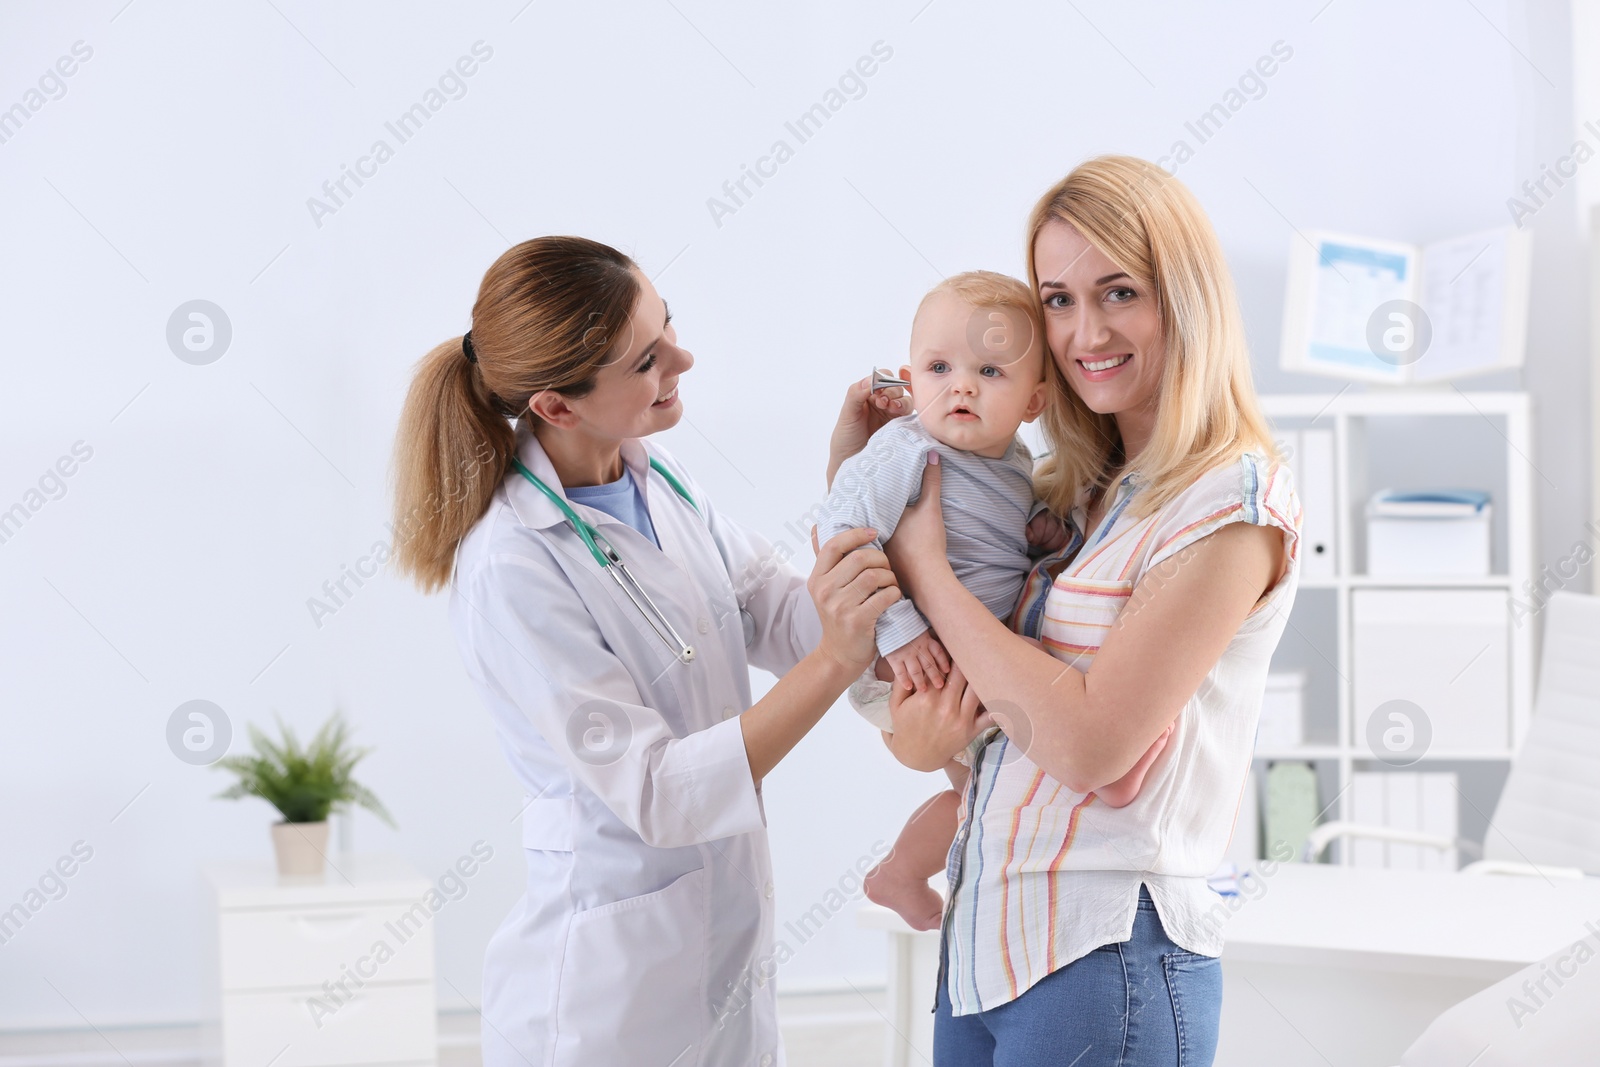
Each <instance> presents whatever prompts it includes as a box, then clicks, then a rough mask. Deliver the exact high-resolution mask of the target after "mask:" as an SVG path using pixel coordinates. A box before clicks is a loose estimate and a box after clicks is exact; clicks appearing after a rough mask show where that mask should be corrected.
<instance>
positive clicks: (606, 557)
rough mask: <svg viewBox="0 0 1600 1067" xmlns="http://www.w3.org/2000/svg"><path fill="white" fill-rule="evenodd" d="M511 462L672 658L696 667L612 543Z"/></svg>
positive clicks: (684, 493)
mask: <svg viewBox="0 0 1600 1067" xmlns="http://www.w3.org/2000/svg"><path fill="white" fill-rule="evenodd" d="M511 462H512V464H513V465H514V466H515V467H516V468H517V470H519V471H521V472H522V476H523V477H524V478H526V479H528V481H530V482H532V483H533V485H534V488H536V489H538V490H539V492H541V493H543V494H544V495H545V496H547V497H549V498H550V503H552V504H554V505H555V506H556V507H558V508H560V509H561V514H562V515H564V516H566V520H567V522H568V524H570V525H571V526H572V528H573V530H574V531H576V532H577V534H578V536H579V537H581V538H583V543H584V544H586V545H588V546H589V552H590V554H591V555H593V556H594V559H595V562H596V563H598V564H600V569H601V570H603V571H605V572H606V573H608V574H610V575H611V577H613V578H615V579H616V582H617V585H618V586H619V587H620V588H621V589H622V591H623V592H624V593H626V594H627V595H628V599H629V600H631V601H633V606H634V607H635V608H638V609H639V614H640V615H643V616H644V621H645V622H648V623H649V624H650V628H651V629H652V630H654V631H655V632H656V634H657V635H659V636H660V638H661V640H663V641H665V642H666V643H667V647H668V648H670V649H672V650H673V654H674V655H676V656H677V657H678V661H679V662H680V663H693V662H694V649H693V648H692V647H690V646H689V645H688V644H686V643H685V642H684V640H683V638H682V637H680V636H678V631H677V630H675V629H673V627H672V623H671V622H670V621H668V619H667V617H666V616H665V615H663V614H662V612H661V609H660V608H658V607H656V602H655V601H654V600H651V599H650V594H649V593H646V592H645V591H644V586H642V585H640V584H639V580H638V579H637V578H635V577H634V576H633V572H632V571H630V570H628V565H627V564H626V563H624V562H622V557H621V556H619V555H618V554H617V550H616V549H615V548H612V547H611V542H610V541H607V540H606V538H605V535H604V534H602V533H601V532H600V531H599V530H598V529H596V528H595V527H593V526H591V525H590V524H589V523H587V522H585V521H584V520H583V519H582V518H581V517H579V515H578V513H577V512H576V511H573V510H572V508H571V507H570V506H569V505H568V504H567V502H566V501H565V500H563V499H562V498H561V495H560V494H559V493H557V492H556V491H555V490H553V489H551V488H550V487H549V486H548V485H545V484H544V483H543V482H542V481H540V480H539V479H538V477H537V476H536V475H535V474H534V473H533V472H532V471H530V470H529V469H528V468H527V467H525V466H523V465H522V460H520V459H517V458H516V457H512V459H511ZM650 466H651V468H653V469H654V470H655V471H656V472H657V473H658V474H660V475H661V477H663V478H665V479H666V480H667V484H668V485H670V486H672V488H673V490H674V491H675V492H676V493H677V494H678V495H679V496H681V497H683V499H685V500H687V501H688V502H689V506H690V507H692V508H694V510H695V511H696V512H698V511H699V510H700V505H699V504H696V503H695V502H694V497H692V496H690V495H689V490H687V489H685V488H684V487H683V484H682V483H681V482H679V481H678V479H677V478H674V477H673V476H672V472H671V471H669V470H667V468H666V467H664V466H662V465H661V462H660V461H659V460H657V459H656V458H655V457H654V456H651V457H650ZM602 548H603V551H602ZM641 597H642V598H643V603H640V598H641Z"/></svg>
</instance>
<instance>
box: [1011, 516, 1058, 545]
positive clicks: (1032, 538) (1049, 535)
mask: <svg viewBox="0 0 1600 1067" xmlns="http://www.w3.org/2000/svg"><path fill="white" fill-rule="evenodd" d="M1014 528H1015V527H1013V529H1014ZM1028 544H1030V545H1032V546H1033V547H1034V548H1036V549H1038V550H1039V551H1041V552H1059V551H1060V550H1061V549H1062V548H1065V547H1066V544H1067V524H1066V523H1065V522H1063V521H1062V520H1061V519H1059V518H1057V517H1056V515H1055V514H1054V513H1053V512H1049V511H1041V512H1039V514H1037V515H1035V516H1034V517H1033V518H1031V519H1029V520H1028Z"/></svg>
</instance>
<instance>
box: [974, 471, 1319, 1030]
mask: <svg viewBox="0 0 1600 1067" xmlns="http://www.w3.org/2000/svg"><path fill="white" fill-rule="evenodd" d="M1137 478H1138V476H1137V474H1134V475H1129V477H1128V478H1125V479H1124V480H1123V482H1122V484H1121V485H1119V486H1118V487H1117V491H1116V495H1115V496H1114V497H1113V499H1112V501H1111V503H1110V505H1109V506H1108V508H1107V510H1106V513H1105V517H1104V518H1103V519H1102V520H1101V522H1100V526H1099V528H1098V529H1097V530H1095V531H1093V532H1092V533H1091V534H1090V536H1088V537H1087V539H1086V538H1085V536H1084V533H1083V526H1084V522H1085V517H1086V516H1085V513H1084V508H1083V500H1082V498H1080V501H1079V503H1078V504H1077V505H1076V506H1075V507H1074V508H1073V512H1072V516H1071V519H1072V521H1071V523H1069V528H1070V531H1071V536H1070V538H1069V541H1068V544H1067V545H1066V547H1065V548H1063V549H1062V550H1061V551H1060V552H1057V553H1055V554H1053V555H1051V556H1049V557H1046V558H1045V559H1043V560H1041V561H1040V562H1039V563H1038V564H1037V566H1036V567H1035V568H1034V569H1033V571H1032V573H1031V574H1030V575H1029V577H1028V581H1027V584H1026V585H1025V587H1024V588H1023V591H1022V595H1021V597H1020V598H1019V600H1018V603H1017V607H1016V610H1015V612H1014V613H1013V615H1012V617H1011V622H1010V625H1011V628H1012V630H1014V631H1015V632H1017V633H1021V634H1025V635H1027V636H1032V637H1037V638H1039V639H1040V640H1041V641H1042V642H1043V644H1044V645H1045V647H1046V648H1047V649H1048V650H1049V651H1050V652H1051V653H1052V654H1053V655H1054V656H1056V657H1057V658H1058V659H1060V660H1062V661H1063V662H1064V663H1066V664H1068V665H1070V666H1072V667H1075V668H1077V669H1078V670H1080V671H1083V672H1085V673H1087V672H1089V671H1091V670H1092V669H1093V663H1094V655H1095V652H1096V650H1097V649H1099V647H1100V644H1101V642H1102V640H1103V639H1104V636H1105V634H1106V632H1107V631H1108V630H1109V629H1110V628H1111V626H1112V625H1113V623H1114V622H1115V620H1116V618H1117V615H1118V613H1119V612H1121V610H1122V608H1123V606H1124V605H1125V604H1126V603H1127V602H1128V599H1129V596H1130V595H1131V593H1132V591H1133V588H1134V586H1135V585H1137V584H1138V582H1139V579H1140V578H1141V577H1142V576H1143V575H1144V573H1145V572H1146V571H1147V570H1149V569H1150V568H1152V567H1154V566H1156V565H1157V564H1159V563H1161V562H1162V561H1163V560H1165V559H1167V558H1169V557H1172V556H1175V555H1178V554H1179V553H1182V552H1184V551H1185V550H1186V549H1187V548H1189V546H1191V545H1193V544H1194V543H1195V542H1196V541H1198V540H1199V539H1200V538H1202V537H1205V536H1206V535H1207V534H1210V533H1213V532H1215V531H1216V530H1218V529H1220V528H1221V527H1223V526H1225V525H1227V524H1228V523H1233V522H1248V523H1252V524H1254V525H1258V526H1276V527H1278V528H1279V529H1281V530H1283V531H1284V538H1285V546H1286V549H1287V553H1288V557H1289V565H1288V569H1287V570H1286V572H1285V573H1284V575H1283V576H1282V577H1281V578H1280V580H1279V581H1278V582H1277V583H1276V584H1275V585H1274V586H1273V588H1272V589H1271V590H1269V591H1268V593H1267V594H1266V595H1265V596H1263V597H1262V599H1261V601H1260V603H1258V604H1257V606H1256V607H1255V608H1254V609H1253V610H1252V612H1251V614H1250V615H1249V616H1248V617H1247V618H1246V619H1245V622H1244V624H1243V625H1242V626H1241V627H1240V629H1239V632H1238V633H1237V634H1236V635H1235V636H1234V638H1233V640H1232V641H1231V642H1230V643H1229V645H1228V647H1227V649H1226V650H1225V651H1224V652H1223V654H1222V657H1221V659H1220V660H1219V661H1218V662H1217V665H1216V666H1215V667H1213V668H1212V670H1211V673H1210V674H1208V675H1207V676H1206V678H1205V680H1204V681H1203V682H1202V683H1201V684H1200V686H1199V688H1198V689H1197V690H1196V692H1195V694H1194V695H1193V696H1192V697H1190V698H1189V701H1188V703H1186V704H1185V705H1184V707H1183V710H1182V711H1181V712H1180V713H1179V714H1178V718H1177V720H1176V724H1177V725H1176V729H1175V730H1174V731H1173V734H1172V737H1171V738H1170V739H1169V741H1168V743H1167V747H1166V749H1165V750H1164V751H1163V752H1162V754H1161V756H1160V757H1158V758H1157V760H1156V762H1155V764H1154V765H1153V766H1152V767H1151V768H1150V771H1149V773H1148V774H1147V776H1146V777H1145V781H1144V787H1143V788H1142V789H1141V791H1140V793H1139V796H1138V797H1137V798H1136V799H1135V800H1134V801H1133V802H1132V803H1131V804H1129V805H1127V806H1126V807H1122V808H1107V807H1105V805H1103V804H1097V803H1096V802H1095V801H1096V798H1095V795H1094V794H1093V793H1088V794H1083V793H1074V792H1072V791H1071V790H1069V789H1067V788H1066V787H1065V786H1063V785H1062V784H1061V783H1060V782H1057V781H1056V780H1055V779H1054V778H1051V777H1050V776H1049V775H1048V774H1046V773H1045V772H1044V771H1042V770H1040V769H1039V768H1038V767H1037V766H1035V765H1034V764H1033V763H1032V761H1030V760H1029V759H1028V758H1027V757H1026V756H1024V755H1023V754H1022V753H1021V752H1020V751H1018V750H1017V748H1016V747H1015V746H1014V745H1012V744H1011V743H1010V742H1009V740H1008V739H1007V738H1006V736H1005V735H1004V734H1003V733H1001V732H999V731H998V730H991V731H989V732H987V733H986V734H985V735H984V736H982V737H980V738H978V739H977V740H975V741H974V742H973V744H972V746H971V747H970V748H968V750H967V751H966V753H964V762H967V763H968V765H969V766H971V767H973V771H972V774H971V775H970V777H969V780H968V783H967V789H966V793H965V796H964V797H963V798H962V808H961V820H960V826H959V829H958V832H957V834H956V839H955V842H954V843H953V844H952V845H951V848H950V856H949V863H948V868H947V872H946V873H947V875H948V877H949V882H950V892H949V896H948V901H949V903H948V905H947V907H946V910H945V917H944V925H943V931H942V936H943V958H944V959H945V961H946V964H945V965H946V968H947V971H946V975H945V980H946V981H947V983H948V985H947V988H948V992H949V996H950V1003H951V1007H952V1010H953V1012H954V1014H956V1015H968V1014H972V1013H974V1012H979V1011H985V1010H987V1009H990V1008H994V1007H996V1006H998V1005H1000V1004H1005V1003H1007V1002H1009V1001H1011V1000H1014V999H1016V998H1017V997H1018V996H1020V995H1021V994H1022V993H1023V992H1025V991H1026V990H1027V989H1028V988H1029V987H1031V986H1032V985H1033V984H1034V983H1035V982H1037V981H1039V980H1040V979H1041V978H1043V977H1045V976H1046V975H1048V974H1050V973H1051V972H1052V971H1055V970H1056V969H1058V968H1060V967H1064V966H1066V965H1067V964H1069V963H1071V962H1072V961H1073V960H1076V959H1078V958H1079V957H1081V956H1084V955H1087V954H1088V953H1089V952H1091V951H1093V950H1094V949H1096V948H1098V947H1100V946H1101V945H1107V944H1111V943H1113V942H1118V941H1126V940H1127V939H1128V938H1130V937H1131V936H1133V920H1134V915H1135V913H1136V911H1137V908H1138V899H1139V886H1140V884H1141V883H1143V884H1145V885H1147V886H1149V887H1150V895H1151V897H1152V898H1153V899H1154V901H1155V905H1156V910H1157V912H1158V914H1159V915H1160V916H1161V922H1162V925H1163V926H1164V927H1165V928H1166V931H1167V934H1168V936H1169V937H1171V938H1172V940H1173V941H1175V942H1177V943H1178V944H1179V945H1180V946H1182V947H1183V948H1185V949H1187V950H1189V951H1190V952H1195V953H1199V954H1201V955H1207V956H1217V955H1220V954H1221V952H1222V936H1221V919H1222V918H1223V917H1225V916H1226V915H1227V908H1226V907H1225V906H1223V905H1222V903H1221V899H1220V898H1219V897H1217V896H1216V895H1215V894H1214V893H1213V892H1212V891H1211V890H1210V889H1209V888H1208V887H1207V885H1206V876H1207V875H1209V874H1210V873H1211V872H1212V871H1214V870H1215V869H1216V868H1217V867H1218V866H1219V865H1220V864H1221V862H1222V859H1223V856H1224V854H1225V852H1226V850H1227V845H1228V840H1229V837H1230V836H1231V834H1232V830H1233V823H1234V816H1235V813H1236V811H1237V808H1238V803H1239V800H1240V798H1241V796H1242V794H1243V789H1244V785H1245V781H1246V777H1247V773H1248V771H1249V768H1250V759H1251V752H1252V750H1253V748H1254V740H1255V731H1256V719H1257V717H1258V715H1259V713H1260V710H1261V697H1262V693H1263V691H1264V688H1265V684H1266V673H1267V666H1268V662H1269V661H1270V659H1271V657H1272V652H1273V649H1274V648H1275V647H1276V646H1277V644H1278V638H1279V636H1280V635H1281V634H1282V633H1283V629H1284V625H1285V623H1286V622H1287V619H1288V614H1289V609H1290V607H1291V606H1292V604H1293V602H1294V596H1295V591H1296V588H1297V587H1298V584H1299V574H1300V563H1299V550H1298V549H1299V532H1300V520H1301V510H1300V502H1299V499H1298V497H1296V495H1295V492H1294V485H1293V482H1292V480H1291V478H1290V475H1289V469H1288V468H1287V467H1286V466H1283V465H1281V464H1278V463H1276V462H1273V461H1271V460H1268V459H1266V458H1264V457H1263V456H1261V455H1259V454H1256V453H1246V454H1245V455H1244V456H1242V457H1241V458H1239V459H1238V460H1236V461H1234V462H1231V463H1228V464H1226V465H1223V466H1219V467H1217V468H1214V469H1213V470H1211V471H1210V472H1208V473H1206V474H1203V475H1201V476H1200V477H1199V478H1197V479H1196V480H1195V482H1194V484H1193V485H1191V486H1190V487H1189V488H1188V489H1186V490H1184V491H1183V492H1182V493H1180V494H1179V495H1178V496H1176V497H1174V498H1173V499H1172V500H1171V501H1169V502H1168V503H1167V504H1166V505H1165V506H1163V507H1162V508H1160V509H1158V510H1157V511H1156V512H1155V513H1154V514H1152V515H1148V516H1146V517H1144V518H1142V519H1135V518H1133V517H1132V516H1131V515H1129V514H1128V509H1129V504H1130V502H1131V501H1132V500H1133V498H1134V496H1135V495H1136V493H1137V491H1138V482H1137ZM1052 576H1053V577H1052Z"/></svg>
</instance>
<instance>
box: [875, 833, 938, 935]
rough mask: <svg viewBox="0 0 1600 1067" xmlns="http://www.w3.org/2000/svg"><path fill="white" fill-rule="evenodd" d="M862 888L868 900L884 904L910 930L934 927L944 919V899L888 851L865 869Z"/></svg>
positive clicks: (935, 928) (931, 928) (932, 928)
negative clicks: (880, 860)
mask: <svg viewBox="0 0 1600 1067" xmlns="http://www.w3.org/2000/svg"><path fill="white" fill-rule="evenodd" d="M863 889H864V891H865V892H866V894H867V899H868V900H870V901H872V902H873V903H874V904H881V905H882V906H883V907H885V908H888V909H889V910H890V911H892V912H894V913H895V914H896V915H898V916H900V918H902V919H904V920H905V921H906V925H908V926H910V927H911V928H912V929H913V930H937V929H938V928H939V924H940V923H941V922H942V921H943V919H944V900H943V899H942V898H941V897H940V896H939V894H938V892H937V891H936V890H935V889H934V888H933V887H932V886H931V885H929V884H928V881H927V879H925V878H922V879H919V878H918V877H917V876H916V875H914V874H911V873H910V872H908V871H905V870H903V869H902V868H901V865H900V864H897V863H896V862H895V857H894V853H892V852H891V853H890V854H889V855H888V856H887V857H885V858H884V860H883V862H882V863H880V864H878V865H877V866H876V867H874V868H872V870H870V871H868V872H867V877H866V880H865V881H864V882H863Z"/></svg>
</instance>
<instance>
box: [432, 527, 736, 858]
mask: <svg viewBox="0 0 1600 1067" xmlns="http://www.w3.org/2000/svg"><path fill="white" fill-rule="evenodd" d="M595 575H596V579H597V580H606V579H604V577H603V576H602V575H601V573H600V571H599V570H598V568H597V569H596V571H595ZM456 594H457V595H458V596H460V597H461V598H462V599H463V600H464V601H465V602H466V603H465V604H464V605H463V607H464V608H465V611H464V612H463V613H462V618H463V621H464V624H465V637H464V643H465V648H464V652H465V654H466V655H467V656H469V657H470V658H471V659H472V660H474V661H475V662H472V663H469V669H471V670H474V671H477V672H481V682H482V684H484V685H485V686H487V687H488V688H489V689H490V690H491V691H492V692H491V695H492V696H494V697H498V700H496V701H494V703H497V704H500V705H502V706H506V705H509V706H510V707H512V708H515V709H516V711H517V712H520V713H521V714H522V715H523V716H525V717H526V718H527V720H528V721H529V722H530V723H531V724H532V725H533V727H534V728H535V729H536V730H537V731H538V732H539V734H540V735H541V736H542V737H543V738H544V739H545V740H546V742H548V744H549V745H550V747H551V748H552V749H554V750H555V751H556V752H557V754H558V755H559V756H560V758H561V759H562V761H563V763H564V764H565V766H566V769H567V770H568V772H569V773H570V774H571V776H572V778H573V779H574V780H575V781H576V782H578V783H581V784H582V785H583V786H584V787H585V788H587V789H589V790H590V791H591V792H593V793H594V794H595V795H597V796H598V797H599V798H600V800H601V801H602V802H603V803H604V804H605V805H606V807H607V808H609V809H610V810H611V812H612V813H613V814H614V815H616V817H617V818H618V819H619V820H621V821H622V822H623V823H624V824H625V825H626V826H627V827H628V828H629V829H631V830H633V831H634V832H635V833H637V834H638V835H639V837H640V838H641V839H642V840H643V841H644V843H645V844H647V845H653V846H655V847H658V848H673V847H677V846H682V845H690V844H698V843H701V842H705V841H715V840H718V839H721V838H725V837H732V836H734V835H737V834H744V833H750V832H752V831H755V830H759V829H762V828H763V827H764V826H765V825H766V820H765V817H764V815H763V813H762V810H761V805H760V802H759V801H758V800H757V797H756V787H755V782H754V780H753V779H752V777H751V773H750V761H749V758H748V757H747V756H746V754H745V747H744V734H743V730H742V728H741V726H740V722H739V718H738V716H735V717H733V718H731V719H727V720H725V721H723V722H720V723H717V724H716V725H715V726H712V727H710V728H709V729H706V730H701V731H699V732H697V733H692V734H689V735H688V736H686V737H674V736H673V734H672V731H671V729H670V728H669V727H668V725H667V723H666V722H665V720H663V718H662V717H661V715H660V713H658V712H657V711H656V710H655V709H653V708H651V707H649V706H648V705H647V704H646V703H645V702H644V701H643V699H642V698H641V695H640V692H639V689H638V687H637V686H636V685H635V683H634V680H633V678H632V676H631V675H630V674H629V673H628V671H627V669H626V667H625V666H624V665H623V663H622V661H621V660H619V659H618V658H617V656H616V655H615V654H614V653H613V652H612V651H611V649H610V647H609V646H608V645H607V644H606V642H605V640H604V638H603V636H602V635H601V632H600V629H599V627H598V626H597V625H596V624H595V621H594V618H593V616H591V614H590V612H589V608H588V607H587V606H586V605H585V604H584V602H583V601H582V599H580V597H579V595H578V592H577V590H576V589H574V588H573V586H572V584H571V582H570V581H569V580H568V579H567V577H566V575H565V574H564V573H563V571H562V570H561V568H560V566H559V565H558V564H557V562H556V560H555V558H554V557H553V555H551V554H550V550H549V549H548V548H545V547H543V546H538V545H530V546H529V554H528V555H527V556H523V555H510V554H501V555H497V556H493V557H490V558H489V559H488V560H486V561H485V562H484V563H483V564H482V565H481V566H479V567H477V568H476V569H475V570H474V571H473V572H472V573H470V574H466V575H462V576H458V578H457V582H456Z"/></svg>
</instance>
